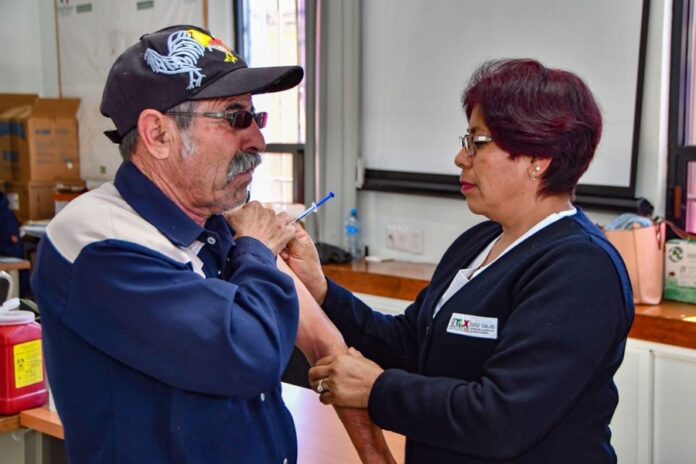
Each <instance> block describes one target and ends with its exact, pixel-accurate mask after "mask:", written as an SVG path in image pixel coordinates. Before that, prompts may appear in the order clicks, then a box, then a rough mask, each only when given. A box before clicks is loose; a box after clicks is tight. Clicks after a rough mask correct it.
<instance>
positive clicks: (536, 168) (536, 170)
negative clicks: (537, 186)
mask: <svg viewBox="0 0 696 464" xmlns="http://www.w3.org/2000/svg"><path fill="white" fill-rule="evenodd" d="M539 171H541V166H534V170H533V171H532V172H530V173H529V178H530V179H532V180H536V178H537V174H539Z"/></svg>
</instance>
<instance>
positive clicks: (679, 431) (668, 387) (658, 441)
mask: <svg viewBox="0 0 696 464" xmlns="http://www.w3.org/2000/svg"><path fill="white" fill-rule="evenodd" d="M663 346H664V345H663ZM654 356H655V361H654V362H655V366H654V370H655V376H654V403H653V404H654V427H653V430H654V433H653V451H654V460H653V462H654V463H655V464H662V463H669V464H686V463H689V464H694V463H696V350H686V349H679V348H676V347H668V349H662V350H659V351H658V350H656V351H655V352H654Z"/></svg>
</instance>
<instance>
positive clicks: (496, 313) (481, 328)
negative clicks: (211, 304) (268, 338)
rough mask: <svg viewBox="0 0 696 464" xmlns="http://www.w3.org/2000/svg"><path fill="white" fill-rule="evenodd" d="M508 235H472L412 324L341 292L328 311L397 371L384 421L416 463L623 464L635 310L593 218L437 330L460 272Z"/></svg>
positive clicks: (566, 223) (528, 248)
mask: <svg viewBox="0 0 696 464" xmlns="http://www.w3.org/2000/svg"><path fill="white" fill-rule="evenodd" d="M500 233H501V228H500V226H499V225H498V224H495V223H492V222H485V223H482V224H479V225H477V226H475V227H473V228H472V229H470V230H469V231H467V232H465V233H464V234H463V235H461V236H460V237H459V238H458V239H457V240H456V241H455V242H454V243H453V244H452V246H451V247H450V248H449V249H448V250H447V252H446V253H445V255H444V257H443V258H442V261H441V262H440V264H439V265H438V266H437V269H436V270H435V274H434V275H433V279H432V282H431V284H430V285H429V286H428V287H427V288H426V289H425V290H423V291H422V292H421V293H420V295H419V296H418V298H417V300H416V301H415V303H413V304H412V305H411V306H409V307H408V308H407V309H406V312H405V314H404V315H401V316H396V317H393V316H388V315H382V314H379V313H376V312H373V311H371V310H370V309H369V308H368V307H367V306H365V305H364V304H363V303H362V302H360V301H359V300H357V299H356V298H355V297H353V296H352V295H351V294H350V293H349V292H348V291H346V290H344V289H342V288H340V287H339V286H338V285H336V284H335V283H333V282H329V292H328V295H327V299H326V301H325V303H324V310H325V311H326V313H327V314H328V315H329V317H330V318H331V320H332V321H334V323H336V324H337V326H338V327H339V329H340V330H341V332H342V333H343V335H344V336H345V338H346V342H347V343H348V344H349V345H352V346H355V347H356V348H357V349H359V350H360V351H362V353H363V354H364V355H365V356H367V357H369V358H371V359H373V360H375V361H376V362H378V363H379V364H380V365H381V366H382V367H384V368H386V369H387V370H386V371H385V372H384V373H383V374H382V375H381V376H380V377H379V378H378V379H377V382H376V383H375V385H374V388H373V390H372V392H371V395H370V400H369V412H370V415H371V417H372V419H373V420H374V421H375V423H376V424H377V425H379V426H381V427H383V428H385V429H389V430H393V431H395V432H398V433H402V434H404V435H406V437H407V444H406V460H407V462H409V463H440V462H441V463H448V464H450V463H452V464H453V463H469V464H470V463H490V462H504V463H517V464H520V463H525V464H527V463H529V464H532V463H533V464H540V463H549V464H551V463H554V464H556V463H563V464H572V463H577V464H587V463H593V464H601V463H610V462H616V455H615V453H614V450H613V449H612V447H611V445H610V437H611V434H610V431H609V422H610V420H611V417H612V414H613V413H614V409H615V408H616V404H617V401H618V395H617V390H616V387H615V385H614V383H613V380H612V378H613V376H614V373H615V372H616V370H617V368H618V367H619V365H620V364H621V361H622V359H623V355H624V348H625V343H626V337H627V336H628V332H629V329H630V327H631V324H632V321H633V310H634V308H633V299H632V294H631V288H630V282H629V280H628V276H627V273H626V270H625V268H624V265H623V262H622V261H621V259H620V257H619V255H618V254H617V253H616V251H615V250H614V249H613V248H612V247H611V245H610V244H609V243H608V242H607V241H606V239H605V238H604V236H603V235H602V233H601V232H600V231H599V230H598V229H597V228H596V227H595V226H594V225H593V224H592V223H591V222H590V221H589V220H588V219H587V217H586V216H585V214H584V213H582V211H580V210H578V213H577V214H575V215H573V216H570V217H566V218H563V219H560V220H559V221H557V222H555V223H553V224H551V225H549V226H548V227H546V228H544V229H542V230H540V231H539V232H537V233H536V234H534V235H532V236H531V237H529V238H527V240H525V241H524V242H522V243H521V244H519V245H518V246H517V247H515V248H514V249H512V250H510V251H509V252H508V253H506V254H505V255H503V256H502V257H500V258H499V259H498V260H497V261H495V262H494V263H493V264H492V265H490V266H489V267H488V268H486V269H485V270H484V271H483V272H481V274H479V275H478V276H477V277H475V278H474V279H473V280H472V281H470V282H469V283H468V284H467V285H465V286H464V287H463V288H462V289H461V290H459V292H458V293H456V294H455V295H454V296H453V297H452V298H451V299H450V300H449V301H448V302H447V303H446V304H445V305H444V306H443V307H442V308H441V309H440V311H439V312H438V313H437V315H436V316H435V317H434V318H433V309H434V307H435V305H436V303H437V301H438V300H439V299H440V296H441V295H442V293H443V292H444V291H445V290H446V289H447V287H448V286H449V284H450V282H451V281H452V278H453V277H454V275H455V274H456V272H457V271H458V270H459V269H461V268H464V267H466V265H467V264H468V263H469V262H471V261H472V260H473V259H474V258H475V257H476V256H477V255H478V254H479V253H480V252H481V251H482V250H483V249H484V248H485V246H486V245H487V244H488V243H490V242H491V241H492V240H493V239H494V238H495V237H496V236H498V235H499V234H500ZM484 318H485V319H484Z"/></svg>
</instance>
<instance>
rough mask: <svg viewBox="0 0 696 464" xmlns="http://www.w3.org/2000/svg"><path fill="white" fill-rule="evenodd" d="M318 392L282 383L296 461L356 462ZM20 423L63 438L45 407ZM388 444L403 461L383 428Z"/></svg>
mask: <svg viewBox="0 0 696 464" xmlns="http://www.w3.org/2000/svg"><path fill="white" fill-rule="evenodd" d="M317 396H318V395H317V394H316V393H314V392H313V391H311V390H308V389H306V388H302V387H297V386H295V385H290V384H283V399H284V400H285V404H287V406H288V409H289V410H290V413H291V414H292V417H293V418H294V420H295V427H296V429H297V441H298V444H297V447H298V453H299V454H298V462H299V463H300V464H314V463H322V464H352V463H355V464H358V463H360V459H359V458H358V454H357V452H356V451H355V448H354V447H353V444H352V443H351V441H350V438H349V437H348V433H347V432H346V431H345V429H344V428H343V425H342V424H341V421H340V420H339V419H338V416H337V415H336V413H335V412H334V410H333V408H332V407H330V406H324V405H323V404H321V403H320V402H319V399H318V397H317ZM19 422H20V423H21V425H22V426H24V427H27V428H30V429H33V430H37V431H39V432H41V433H44V434H46V435H50V436H52V437H56V438H60V439H63V425H62V424H61V422H60V418H59V417H58V414H56V413H55V412H52V411H49V410H48V408H46V407H41V408H36V409H29V410H27V411H22V412H21V413H20V414H19ZM384 433H385V436H386V439H387V443H388V444H389V448H390V449H391V451H392V453H393V455H394V458H395V459H396V461H397V462H404V444H405V439H404V437H403V436H402V435H399V434H396V433H393V432H387V431H385V432H384Z"/></svg>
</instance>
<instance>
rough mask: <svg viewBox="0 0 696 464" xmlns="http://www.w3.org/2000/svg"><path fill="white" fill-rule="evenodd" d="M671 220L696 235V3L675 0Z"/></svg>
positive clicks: (669, 176)
mask: <svg viewBox="0 0 696 464" xmlns="http://www.w3.org/2000/svg"><path fill="white" fill-rule="evenodd" d="M672 21H673V23H672V57H671V65H670V72H671V76H670V103H669V157H668V173H667V214H666V216H667V218H668V219H671V220H673V221H674V222H676V223H677V224H679V225H681V226H682V227H684V228H685V229H686V230H687V231H689V232H696V0H674V11H673V19H672Z"/></svg>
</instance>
